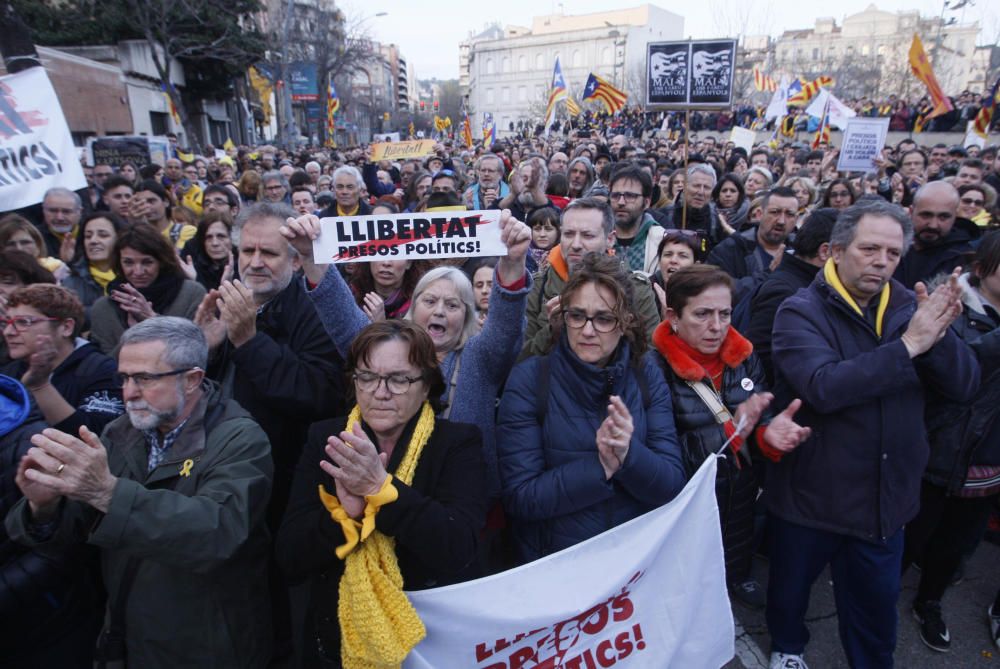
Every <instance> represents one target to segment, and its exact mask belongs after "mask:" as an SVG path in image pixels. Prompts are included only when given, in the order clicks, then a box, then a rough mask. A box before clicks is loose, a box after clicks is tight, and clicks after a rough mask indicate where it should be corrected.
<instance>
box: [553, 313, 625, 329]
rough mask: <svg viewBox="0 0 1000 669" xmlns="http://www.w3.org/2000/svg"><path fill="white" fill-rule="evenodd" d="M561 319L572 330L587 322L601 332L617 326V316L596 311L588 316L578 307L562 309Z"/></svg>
mask: <svg viewBox="0 0 1000 669" xmlns="http://www.w3.org/2000/svg"><path fill="white" fill-rule="evenodd" d="M562 315H563V321H565V322H566V325H568V326H569V327H571V328H573V329H574V330H582V329H583V328H584V327H585V326H586V325H587V323H590V324H591V325H593V326H594V329H595V330H597V331H598V332H601V333H605V334H606V333H608V332H614V331H615V329H616V328H617V327H618V317H617V316H615V315H613V314H609V313H604V312H602V313H598V314H594V315H593V316H588V315H587V314H586V313H585V312H583V311H581V310H579V309H564V310H563V312H562Z"/></svg>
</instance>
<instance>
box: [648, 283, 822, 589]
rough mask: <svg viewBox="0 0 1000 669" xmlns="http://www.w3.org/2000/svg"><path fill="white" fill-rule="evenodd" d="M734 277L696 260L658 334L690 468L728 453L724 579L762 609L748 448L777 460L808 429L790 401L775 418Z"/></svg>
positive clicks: (719, 480) (722, 469)
mask: <svg viewBox="0 0 1000 669" xmlns="http://www.w3.org/2000/svg"><path fill="white" fill-rule="evenodd" d="M732 285H733V284H732V279H730V277H729V275H728V274H726V273H725V272H723V271H722V270H720V269H719V268H717V267H714V266H711V265H692V266H690V267H685V268H683V269H680V270H678V271H676V272H674V274H673V275H672V276H671V278H670V286H669V287H670V290H669V291H668V292H667V309H666V320H664V322H662V323H660V325H659V327H657V328H656V331H655V332H654V333H653V345H654V346H655V347H656V349H657V350H658V351H659V352H660V354H661V355H662V356H663V358H664V361H665V362H664V365H663V368H664V375H665V377H666V380H667V385H669V386H670V396H671V398H672V399H673V403H674V422H675V424H676V426H677V434H678V438H679V441H680V444H681V454H682V456H683V458H684V463H685V466H686V468H687V471H688V475H689V476H690V475H691V474H693V473H694V471H695V470H697V468H698V467H699V466H700V465H701V463H702V462H704V460H705V459H706V458H708V457H714V455H715V454H717V453H718V454H720V455H723V456H724V457H723V459H721V460H720V461H719V464H718V472H717V474H716V497H717V498H718V504H719V516H720V522H721V524H722V544H723V548H724V550H725V554H726V555H725V557H726V579H727V581H728V583H729V587H730V591H731V592H732V594H733V596H735V597H736V598H737V599H739V600H740V601H742V602H743V603H745V604H747V605H750V606H753V607H756V608H762V607H763V605H764V603H765V601H764V600H765V597H764V591H763V588H762V587H761V586H760V585H759V584H758V583H757V582H756V581H755V580H754V579H753V578H752V577H751V576H750V562H751V558H752V556H753V505H754V500H755V499H756V497H757V490H758V480H757V477H755V475H754V470H753V466H752V463H751V455H750V452H749V440H750V439H751V438H752V439H753V440H754V441H755V442H756V444H757V446H758V447H759V448H760V450H761V451H762V452H763V453H764V454H765V455H767V456H768V457H771V456H774V457H780V455H779V454H780V453H781V452H785V451H789V450H791V449H793V448H795V446H797V445H798V444H799V443H801V442H802V441H804V440H805V439H806V438H807V437H808V435H809V430H808V429H807V428H802V427H799V426H798V425H796V424H795V422H793V420H792V415H793V414H794V413H795V411H796V410H797V409H798V407H799V406H800V404H801V403H800V402H799V401H797V400H796V401H795V402H792V403H791V404H790V405H789V406H788V408H787V409H786V410H785V411H784V412H782V413H781V414H779V415H777V416H775V417H774V418H771V415H770V412H769V411H768V407H769V405H770V403H771V400H772V399H773V397H774V396H773V395H771V393H768V392H764V390H765V388H764V371H763V368H762V367H761V365H760V362H759V361H758V360H757V358H756V356H754V355H753V354H752V351H753V346H752V345H751V344H750V342H748V341H747V340H746V339H744V338H743V336H742V335H740V333H738V332H737V331H736V330H735V328H732V327H730V325H729V321H730V319H731V318H732V311H733V307H732V299H733V288H732ZM695 384H699V386H700V388H701V389H702V390H703V391H705V392H708V393H711V394H712V395H713V397H714V398H715V399H716V401H717V402H718V403H721V405H722V406H724V407H725V409H726V410H727V411H728V414H726V415H723V416H721V417H719V418H717V417H716V413H715V409H716V408H717V407H710V406H709V405H708V403H707V402H706V401H705V400H703V399H702V398H701V396H700V395H699V394H698V392H697V391H696V389H695Z"/></svg>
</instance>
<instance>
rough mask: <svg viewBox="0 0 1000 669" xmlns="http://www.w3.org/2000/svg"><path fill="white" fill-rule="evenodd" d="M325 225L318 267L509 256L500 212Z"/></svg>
mask: <svg viewBox="0 0 1000 669" xmlns="http://www.w3.org/2000/svg"><path fill="white" fill-rule="evenodd" d="M432 143H433V142H432ZM319 223H320V235H319V237H318V238H317V239H316V241H314V242H313V257H314V258H316V262H317V263H347V262H372V261H375V260H434V259H436V258H475V257H478V256H505V255H507V247H506V246H504V245H503V243H502V242H501V241H500V211H499V210H498V209H490V210H486V211H465V210H464V209H463V210H457V211H456V210H447V211H444V210H442V211H433V210H432V211H425V212H416V213H412V214H373V215H370V216H344V217H342V218H323V219H320V222H319Z"/></svg>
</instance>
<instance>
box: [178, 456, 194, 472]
mask: <svg viewBox="0 0 1000 669" xmlns="http://www.w3.org/2000/svg"><path fill="white" fill-rule="evenodd" d="M192 467H194V460H191V459H187V460H185V461H184V464H183V465H181V476H191V468H192Z"/></svg>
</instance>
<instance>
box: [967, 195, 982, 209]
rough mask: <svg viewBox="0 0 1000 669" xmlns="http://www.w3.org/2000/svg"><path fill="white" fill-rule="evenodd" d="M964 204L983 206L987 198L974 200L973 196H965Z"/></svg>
mask: <svg viewBox="0 0 1000 669" xmlns="http://www.w3.org/2000/svg"><path fill="white" fill-rule="evenodd" d="M962 204H965V205H968V206H970V207H981V206H983V205H984V204H986V200H974V199H972V198H971V197H963V198H962Z"/></svg>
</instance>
